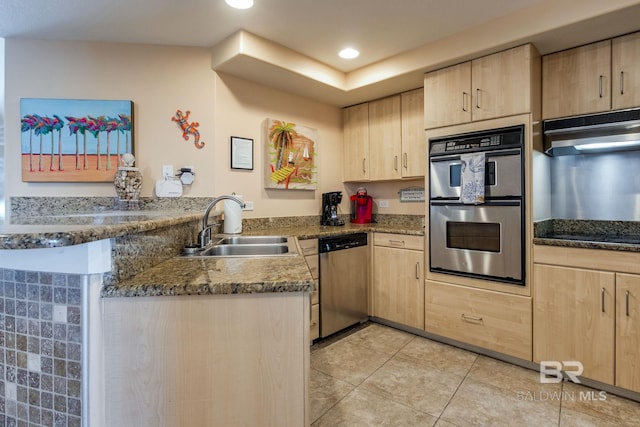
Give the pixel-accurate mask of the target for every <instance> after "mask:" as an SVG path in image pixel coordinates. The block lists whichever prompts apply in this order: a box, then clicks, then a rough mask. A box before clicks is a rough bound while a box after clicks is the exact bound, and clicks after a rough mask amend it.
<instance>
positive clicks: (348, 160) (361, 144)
mask: <svg viewBox="0 0 640 427" xmlns="http://www.w3.org/2000/svg"><path fill="white" fill-rule="evenodd" d="M343 119H344V122H343V126H342V127H343V142H342V143H343V180H344V181H368V180H369V161H370V159H369V104H366V103H365V104H359V105H354V106H353V107H348V108H345V109H344V110H343Z"/></svg>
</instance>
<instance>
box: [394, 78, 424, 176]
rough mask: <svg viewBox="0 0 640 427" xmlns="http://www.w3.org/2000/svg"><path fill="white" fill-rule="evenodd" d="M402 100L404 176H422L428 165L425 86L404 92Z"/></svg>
mask: <svg viewBox="0 0 640 427" xmlns="http://www.w3.org/2000/svg"><path fill="white" fill-rule="evenodd" d="M400 96H401V101H402V177H403V178H410V177H422V176H424V171H425V168H426V165H427V139H426V135H425V132H424V88H420V89H415V90H412V91H409V92H404V93H402V94H401V95H400Z"/></svg>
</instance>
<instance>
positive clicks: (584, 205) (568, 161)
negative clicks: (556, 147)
mask: <svg viewBox="0 0 640 427" xmlns="http://www.w3.org/2000/svg"><path fill="white" fill-rule="evenodd" d="M638 164H640V151H624V152H617V153H601V154H582V155H576V156H560V157H554V158H552V159H551V189H550V191H551V217H552V218H564V219H590V220H608V221H640V202H639V200H638V197H639V195H640V176H639V175H638V174H637V173H636V170H637V165H638Z"/></svg>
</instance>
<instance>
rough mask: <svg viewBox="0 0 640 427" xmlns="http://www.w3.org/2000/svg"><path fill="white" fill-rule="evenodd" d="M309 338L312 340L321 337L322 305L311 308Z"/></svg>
mask: <svg viewBox="0 0 640 427" xmlns="http://www.w3.org/2000/svg"><path fill="white" fill-rule="evenodd" d="M309 336H310V337H311V339H312V340H315V339H316V338H318V337H320V305H318V304H314V305H312V306H311V323H310V332H309Z"/></svg>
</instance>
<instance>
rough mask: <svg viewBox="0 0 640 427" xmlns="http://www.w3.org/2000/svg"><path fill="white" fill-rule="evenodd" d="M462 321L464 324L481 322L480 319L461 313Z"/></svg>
mask: <svg viewBox="0 0 640 427" xmlns="http://www.w3.org/2000/svg"><path fill="white" fill-rule="evenodd" d="M462 320H464V321H465V322H472V323H480V322H482V317H479V316H467V315H466V314H464V313H462Z"/></svg>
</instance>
